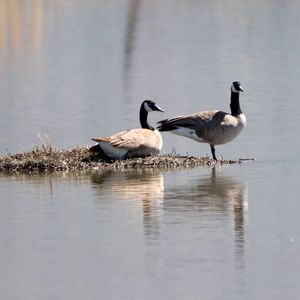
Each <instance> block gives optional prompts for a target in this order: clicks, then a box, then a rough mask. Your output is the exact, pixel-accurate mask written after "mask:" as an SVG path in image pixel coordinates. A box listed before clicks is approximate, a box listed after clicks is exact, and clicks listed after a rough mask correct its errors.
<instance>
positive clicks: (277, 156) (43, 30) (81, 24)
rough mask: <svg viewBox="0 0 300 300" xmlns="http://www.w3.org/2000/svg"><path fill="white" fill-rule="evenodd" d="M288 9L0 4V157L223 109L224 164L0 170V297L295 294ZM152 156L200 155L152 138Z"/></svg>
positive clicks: (295, 176) (298, 267)
mask: <svg viewBox="0 0 300 300" xmlns="http://www.w3.org/2000/svg"><path fill="white" fill-rule="evenodd" d="M299 13H300V2H299V1H296V0H294V1H293V0H291V1H284V2H283V1H271V0H270V1H268V0H259V1H258V0H254V1H237V0H229V1H221V0H219V1H218V0H210V1H139V0H132V1H121V0H119V1H117V0H115V1H93V0H89V1H39V0H35V1H17V0H9V1H8V0H7V1H5V0H3V1H1V2H0V153H2V154H5V153H6V152H7V151H8V152H16V151H20V150H26V149H31V148H32V147H34V146H35V145H38V144H40V140H39V138H38V133H40V134H41V135H42V136H43V135H47V136H48V138H49V140H50V142H51V143H52V144H55V145H57V146H58V147H74V146H77V145H78V146H83V145H91V144H92V143H91V141H90V138H91V137H93V136H97V135H98V136H99V135H100V136H101V135H103V136H106V135H110V134H112V133H115V132H117V131H120V130H123V129H127V128H133V127H138V126H139V122H138V111H139V106H140V103H141V101H142V100H143V99H146V98H147V99H149V98H150V99H156V101H157V103H158V104H159V105H160V106H161V107H162V108H164V110H165V113H164V114H160V113H153V114H151V115H150V121H151V123H153V124H155V122H156V121H158V120H160V119H162V118H166V117H171V116H175V115H178V114H186V113H192V112H197V111H200V110H206V109H215V108H217V109H222V110H229V97H230V91H229V87H230V84H231V82H232V81H233V80H239V81H241V82H242V85H243V88H244V90H245V92H244V94H242V95H241V105H242V109H243V111H244V112H245V113H246V115H247V121H248V124H247V128H246V129H245V130H244V132H242V134H241V135H240V136H239V137H238V138H237V139H236V140H235V141H234V142H232V143H231V144H228V145H224V146H219V147H217V154H218V155H222V156H223V157H224V158H233V159H236V158H239V157H255V158H256V162H251V163H246V164H242V165H235V166H224V167H220V166H217V167H215V168H197V169H193V170H174V171H158V170H152V171H151V170H149V171H130V172H106V173H97V172H93V173H91V174H80V173H79V174H59V175H50V174H45V175H11V176H6V175H3V174H2V175H0V195H1V196H0V242H1V246H0V267H1V271H0V297H1V299H83V298H85V299H166V298H170V299H296V298H297V297H299V294H300V279H299V271H300V255H299V253H300V238H299V235H300V219H299V211H300V202H299V195H298V194H299V193H298V190H299V189H298V186H299V175H300V171H299V167H300V164H299V159H298V155H299V145H300V137H299V136H300V135H299V130H298V128H299V127H300V118H299V113H300V105H299V96H300V83H299V78H300V71H299V70H300V69H299V64H300V56H299V53H300V52H299V51H300V19H299ZM163 138H164V147H163V152H164V153H169V152H171V151H176V152H177V153H181V154H186V153H189V154H194V155H205V154H209V152H210V151H209V147H208V146H207V145H204V144H203V145H202V144H198V143H195V142H193V141H189V140H188V139H184V138H180V137H177V136H173V135H171V134H164V135H163Z"/></svg>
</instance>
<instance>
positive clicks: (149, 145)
mask: <svg viewBox="0 0 300 300" xmlns="http://www.w3.org/2000/svg"><path fill="white" fill-rule="evenodd" d="M150 111H161V112H163V110H162V109H161V108H160V107H159V106H157V105H156V104H155V103H154V102H153V101H151V100H145V101H143V103H142V105H141V108H140V123H141V126H142V128H137V129H131V130H126V131H122V132H119V133H116V134H114V135H112V136H110V137H99V138H93V139H92V140H93V141H96V142H97V143H98V144H96V145H94V146H92V147H91V148H90V151H91V152H100V153H104V154H105V155H106V156H107V157H108V158H111V159H124V158H133V157H145V156H150V155H157V154H159V153H160V150H161V147H162V137H161V135H160V133H159V131H158V130H156V129H154V128H153V127H151V126H150V125H149V124H148V121H147V117H148V112H150Z"/></svg>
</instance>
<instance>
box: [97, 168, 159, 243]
mask: <svg viewBox="0 0 300 300" xmlns="http://www.w3.org/2000/svg"><path fill="white" fill-rule="evenodd" d="M91 180H92V182H93V183H96V184H97V190H98V191H99V192H101V195H102V194H103V191H106V192H109V193H112V195H113V196H114V197H116V198H119V199H125V200H128V201H135V203H136V205H138V207H139V206H140V204H142V209H143V225H144V231H145V235H151V236H152V237H157V236H158V235H159V233H160V224H161V217H162V211H163V210H162V204H163V199H164V178H163V175H162V174H161V172H159V171H158V170H153V169H149V170H148V169H146V170H122V171H116V170H114V171H107V172H99V173H98V172H97V173H94V174H92V176H91Z"/></svg>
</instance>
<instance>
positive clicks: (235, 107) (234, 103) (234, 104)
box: [230, 91, 242, 116]
mask: <svg viewBox="0 0 300 300" xmlns="http://www.w3.org/2000/svg"><path fill="white" fill-rule="evenodd" d="M239 96H240V93H235V92H233V91H231V102H230V108H231V114H232V115H233V116H238V115H239V114H241V113H242V110H241V107H240V99H239Z"/></svg>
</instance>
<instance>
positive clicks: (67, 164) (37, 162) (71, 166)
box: [0, 145, 254, 173]
mask: <svg viewBox="0 0 300 300" xmlns="http://www.w3.org/2000/svg"><path fill="white" fill-rule="evenodd" d="M249 160H254V159H238V160H223V159H222V160H219V161H218V162H216V161H214V160H213V159H211V158H210V157H196V156H182V155H176V154H165V155H161V156H149V157H145V158H132V159H125V160H116V161H112V160H109V161H108V160H103V159H101V158H100V157H99V156H97V155H95V154H93V153H90V152H89V148H88V147H77V148H74V149H64V150H61V149H58V148H56V147H53V146H49V145H48V146H42V147H36V148H34V149H32V150H30V151H24V152H20V153H16V154H6V155H3V156H0V172H9V173H11V172H27V173H35V172H58V171H88V170H107V169H142V168H157V169H174V168H194V167H198V166H213V165H216V164H220V165H225V164H237V163H241V162H243V161H249Z"/></svg>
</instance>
